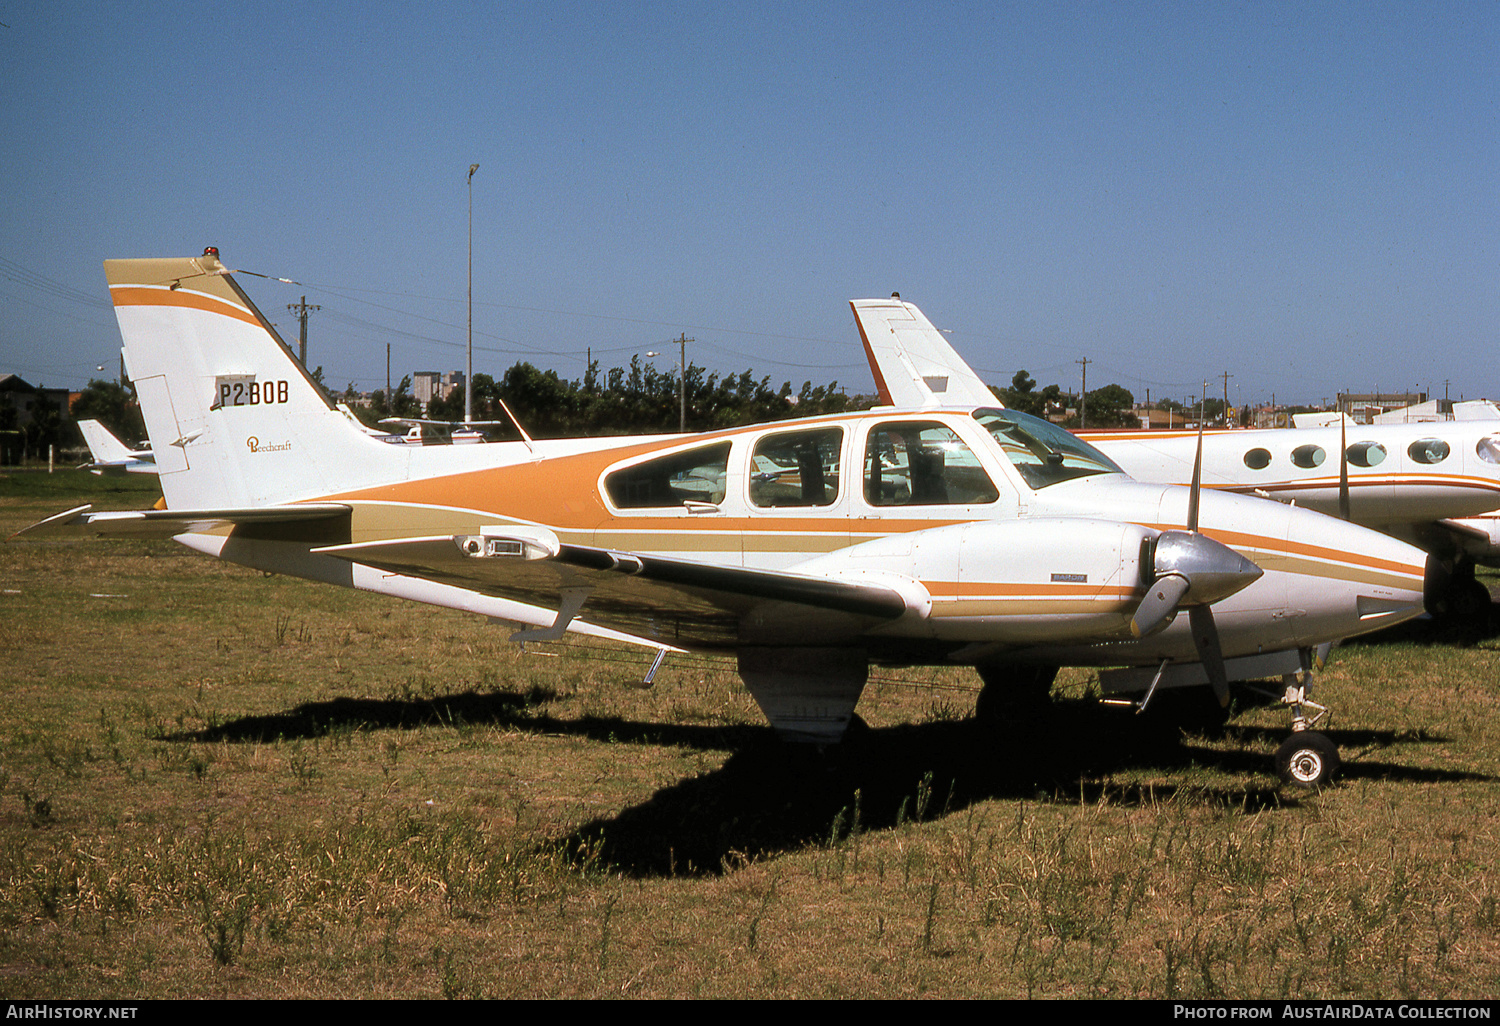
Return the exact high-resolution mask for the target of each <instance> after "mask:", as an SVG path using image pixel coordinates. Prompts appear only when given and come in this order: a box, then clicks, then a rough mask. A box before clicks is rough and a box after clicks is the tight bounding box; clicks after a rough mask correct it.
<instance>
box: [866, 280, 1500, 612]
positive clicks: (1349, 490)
mask: <svg viewBox="0 0 1500 1026" xmlns="http://www.w3.org/2000/svg"><path fill="white" fill-rule="evenodd" d="M851 305H852V306H853V308H854V316H855V319H856V320H857V321H858V322H859V330H860V334H861V336H862V337H863V339H864V343H865V352H866V355H867V356H868V357H869V360H870V367H871V369H872V371H873V372H874V374H875V380H876V384H877V387H878V388H879V389H880V392H881V395H882V397H883V398H884V400H885V401H886V402H892V403H894V404H895V405H898V406H901V407H902V408H910V409H921V408H924V407H935V406H941V405H944V404H948V403H954V402H959V403H972V404H975V405H978V404H981V403H986V402H989V403H993V402H995V399H994V393H993V392H991V391H990V389H989V387H988V386H987V385H985V384H984V382H983V381H981V380H980V378H979V375H978V374H976V373H975V372H974V371H973V370H972V369H971V368H970V367H969V365H968V364H967V363H965V362H964V361H963V359H962V357H960V356H959V355H958V354H957V353H956V352H955V351H954V350H953V347H952V346H950V345H949V344H948V342H947V340H946V339H944V338H943V336H942V334H941V333H940V332H939V331H938V330H937V329H936V328H935V327H933V325H932V322H930V321H929V320H928V319H927V318H926V317H924V316H923V315H922V311H920V310H918V309H917V308H916V307H915V306H914V305H912V304H911V303H906V302H903V301H902V300H901V298H900V296H893V297H891V298H890V299H859V300H855V301H854V302H853V303H852V304H851ZM1079 436H1080V437H1082V438H1085V439H1087V440H1088V441H1089V442H1091V443H1092V444H1093V445H1094V446H1095V447H1096V448H1097V449H1099V451H1101V452H1103V453H1104V454H1105V455H1106V456H1108V457H1109V458H1110V459H1111V460H1112V461H1113V462H1114V463H1115V464H1117V465H1118V466H1120V467H1121V468H1122V469H1123V470H1124V471H1125V472H1126V473H1128V474H1129V475H1130V476H1132V477H1134V478H1135V479H1136V480H1138V481H1154V482H1160V483H1162V484H1184V483H1186V482H1188V481H1190V480H1191V479H1192V477H1193V470H1194V467H1195V465H1196V464H1197V460H1198V457H1197V455H1196V454H1197V451H1198V446H1199V444H1200V443H1199V439H1198V433H1197V432H1192V431H1131V432H1087V431H1082V432H1079ZM1201 444H1202V457H1201V460H1202V481H1203V486H1204V487H1205V488H1213V489H1218V490H1224V491H1234V492H1241V493H1244V494H1253V495H1259V496H1262V497H1266V498H1273V499H1279V500H1281V501H1283V502H1290V503H1295V504H1296V505H1298V506H1304V507H1307V508H1309V509H1314V510H1318V511H1320V512H1323V513H1328V514H1331V515H1338V516H1342V517H1343V518H1344V519H1346V520H1353V521H1354V522H1355V523H1358V524H1363V525H1365V526H1366V527H1371V528H1374V529H1376V530H1379V531H1382V532H1384V533H1386V534H1390V535H1393V536H1395V537H1397V538H1401V539H1402V540H1404V541H1408V542H1411V543H1413V544H1415V545H1418V546H1420V547H1421V548H1423V549H1425V550H1427V551H1428V552H1430V553H1432V554H1433V555H1435V556H1437V557H1438V559H1439V560H1440V561H1441V562H1442V568H1443V571H1444V573H1443V575H1442V577H1441V579H1440V580H1436V581H1434V588H1433V590H1432V595H1431V597H1432V599H1433V602H1432V604H1433V606H1434V607H1435V609H1434V611H1435V612H1439V613H1445V614H1452V615H1453V616H1454V617H1455V618H1458V619H1461V620H1473V619H1476V618H1483V619H1487V618H1488V615H1489V611H1490V596H1489V591H1488V590H1487V589H1486V588H1485V586H1484V585H1483V584H1482V583H1480V582H1478V581H1476V580H1475V578H1474V568H1475V565H1476V564H1480V565H1486V566H1500V509H1497V508H1496V507H1500V422H1497V421H1494V420H1473V421H1445V422H1441V423H1426V424H1376V425H1354V426H1352V427H1351V426H1349V425H1345V424H1338V425H1334V426H1328V427H1317V428H1297V429H1296V430H1286V429H1277V430H1261V431H1239V430H1235V431H1208V432H1204V433H1203V438H1202V443H1201ZM1340 453H1342V454H1343V457H1342V458H1340V457H1339V454H1340ZM1330 454H1332V458H1330Z"/></svg>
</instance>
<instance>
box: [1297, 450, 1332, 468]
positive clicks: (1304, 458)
mask: <svg viewBox="0 0 1500 1026" xmlns="http://www.w3.org/2000/svg"><path fill="white" fill-rule="evenodd" d="M1327 458H1328V454H1327V453H1326V452H1324V451H1323V447H1322V446H1321V445H1299V446H1297V448H1295V449H1293V450H1292V464H1293V466H1298V467H1301V468H1302V469H1303V470H1311V469H1312V468H1313V467H1321V466H1322V465H1323V461H1324V460H1325V459H1327Z"/></svg>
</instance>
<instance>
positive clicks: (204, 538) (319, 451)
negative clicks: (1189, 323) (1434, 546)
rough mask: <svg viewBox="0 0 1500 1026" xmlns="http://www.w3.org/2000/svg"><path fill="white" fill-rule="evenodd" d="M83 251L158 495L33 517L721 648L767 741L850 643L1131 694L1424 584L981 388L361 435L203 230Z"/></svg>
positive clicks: (1340, 625) (1284, 655) (856, 684)
mask: <svg viewBox="0 0 1500 1026" xmlns="http://www.w3.org/2000/svg"><path fill="white" fill-rule="evenodd" d="M105 271H106V275H107V277H108V280H109V286H110V291H111V294H112V295H113V298H114V304H115V310H116V314H117V316H118V319H119V323H120V329H121V334H122V336H123V338H124V343H125V345H124V353H125V360H126V366H127V369H128V372H129V374H130V377H131V379H132V381H134V383H135V387H136V389H137V392H138V394H139V396H140V399H141V405H142V409H143V412H144V414H145V419H146V424H147V428H148V430H149V433H150V436H151V441H152V447H153V450H154V452H155V455H156V463H157V467H158V469H159V472H160V474H161V482H162V489H163V493H164V496H165V500H166V508H165V509H164V510H155V511H146V512H136V513H106V512H97V511H94V510H92V509H90V508H88V507H84V508H81V509H79V510H70V511H68V512H67V513H63V514H59V515H58V516H57V517H53V518H50V519H49V520H47V521H44V522H43V523H42V524H40V525H36V527H35V528H30V529H28V530H37V529H57V528H78V529H84V530H89V531H94V532H103V533H135V534H156V535H164V536H170V537H175V538H176V539H177V540H178V541H180V542H181V543H183V544H185V545H188V546H190V547H192V548H194V549H196V550H198V551H200V552H204V553H207V554H210V555H214V556H217V557H219V558H223V559H228V560H232V561H234V562H236V563H241V564H244V565H246V566H251V567H256V568H259V569H263V570H268V571H275V572H280V573H287V574H294V575H297V576H301V577H306V578H311V579H315V580H321V581H326V582H329V583H335V584H341V585H345V586H350V587H356V588H362V589H366V590H370V591H377V592H382V593H385V594H391V595H398V596H401V597H404V598H408V599H413V600H415V601H419V602H427V603H432V604H435V605H441V606H449V607H454V608H459V609H466V610H470V611H472V612H475V613H478V614H481V615H484V616H487V617H491V618H495V619H506V620H513V621H518V622H521V623H523V624H530V625H531V626H530V627H529V628H528V629H525V630H522V631H520V632H519V633H518V635H516V636H517V637H520V638H522V639H526V638H536V637H555V636H560V635H561V634H562V632H563V631H565V630H566V631H584V632H586V633H592V634H601V635H605V636H610V637H616V638H620V639H623V640H629V641H633V642H636V643H639V644H642V645H647V646H650V647H653V648H663V649H669V650H670V649H697V650H718V651H723V652H726V653H734V654H735V655H736V656H737V658H738V661H739V666H740V671H741V676H742V677H743V678H744V680H745V682H746V684H747V685H748V687H749V688H750V690H751V692H752V693H753V694H754V696H755V698H756V700H757V701H758V703H759V704H760V706H761V708H762V709H763V710H764V711H765V713H766V715H767V717H768V718H769V719H770V721H771V723H772V724H773V725H774V726H775V727H776V728H777V729H778V730H779V731H780V732H782V733H783V734H785V735H787V736H790V737H796V738H803V739H811V740H815V741H820V742H827V741H832V740H837V739H838V738H839V737H840V736H841V735H842V733H843V731H844V729H845V727H846V726H847V725H848V723H849V721H850V719H851V717H852V714H853V711H854V707H855V703H856V702H857V700H858V698H859V694H860V690H861V688H862V687H863V685H864V681H865V676H866V672H867V667H868V666H869V665H870V664H871V663H881V664H917V663H959V664H971V665H975V666H977V667H979V668H980V669H981V671H982V673H983V674H984V676H985V677H986V679H987V680H989V681H990V682H991V684H990V687H992V688H993V687H999V688H1004V687H1006V686H1007V684H1006V677H1007V674H1009V673H1010V672H1011V671H1015V672H1016V673H1018V674H1020V675H1021V676H1023V677H1025V678H1026V679H1032V678H1033V677H1035V676H1036V675H1037V673H1036V669H1035V668H1037V667H1043V668H1045V667H1055V666H1057V665H1089V666H1112V667H1137V668H1145V670H1146V673H1145V677H1146V683H1149V684H1150V686H1151V687H1152V688H1153V689H1154V687H1156V686H1171V685H1175V684H1187V683H1194V682H1197V683H1202V682H1204V681H1213V682H1216V683H1218V682H1221V681H1222V680H1223V679H1224V677H1225V675H1226V674H1227V675H1228V677H1230V678H1234V679H1238V678H1239V677H1243V676H1245V675H1246V672H1245V671H1249V670H1252V669H1253V670H1257V671H1264V674H1269V675H1272V676H1275V675H1288V676H1298V679H1299V680H1300V679H1301V676H1299V675H1305V672H1306V671H1307V670H1308V668H1309V666H1310V664H1311V663H1312V661H1313V652H1314V650H1316V649H1317V648H1318V647H1319V646H1321V645H1325V644H1326V643H1329V642H1332V641H1334V640H1336V639H1340V638H1344V637H1348V636H1350V635H1353V634H1359V633H1362V632H1365V631H1369V630H1372V629H1375V628H1378V627H1382V626H1385V625H1388V624H1392V623H1396V622H1399V621H1401V620H1404V619H1406V618H1408V617H1411V616H1415V615H1417V614H1418V613H1419V612H1420V611H1421V608H1422V590H1423V582H1424V572H1425V555H1424V554H1423V553H1422V552H1421V551H1419V550H1417V549H1415V548H1413V547H1411V546H1409V545H1407V544H1405V543H1403V542H1400V541H1397V540H1395V539H1392V538H1389V537H1386V536H1384V535H1381V534H1377V533H1375V532H1372V531H1369V530H1365V529H1363V528H1360V527H1357V526H1353V525H1350V524H1347V523H1342V522H1340V521H1337V520H1334V519H1331V518H1329V517H1325V516H1321V515H1319V514H1316V513H1312V512H1310V511H1307V510H1303V509H1297V508H1294V507H1290V506H1287V505H1283V504H1280V503H1274V502H1268V501H1266V500H1263V499H1258V498H1252V497H1245V496H1241V495H1231V494H1224V493H1220V492H1213V491H1204V492H1203V493H1202V494H1201V496H1200V495H1198V494H1197V491H1196V490H1191V489H1188V488H1183V487H1176V486H1167V485H1160V484H1144V483H1141V482H1137V481H1134V480H1132V479H1131V478H1130V477H1128V476H1127V475H1126V474H1124V473H1122V472H1121V471H1120V469H1119V467H1118V466H1116V465H1115V464H1114V463H1113V462H1112V461H1111V460H1110V459H1109V458H1108V457H1106V456H1104V455H1103V454H1101V453H1100V452H1099V451H1098V450H1096V449H1094V448H1093V447H1091V446H1090V445H1088V444H1087V443H1085V442H1082V441H1080V440H1078V439H1075V438H1073V437H1072V436H1070V435H1068V434H1066V433H1065V432H1062V431H1060V430H1058V429H1056V428H1053V427H1052V426H1051V425H1048V424H1046V423H1044V422H1042V421H1039V420H1036V419H1034V418H1029V417H1026V416H1025V415H1021V414H1015V413H1011V412H1008V411H1005V410H1001V409H999V408H997V407H996V406H995V405H994V404H982V405H979V406H977V407H976V406H941V407H931V408H925V409H898V408H882V409H875V410H871V411H866V412H861V413H852V414H848V415H840V416H830V417H820V418H815V419H810V420H800V421H788V422H780V423H774V424H767V425H760V426H755V427H747V428H737V429H733V430H727V431H717V432H712V433H708V434H701V435H665V436H657V437H651V438H640V437H634V438H620V437H603V438H588V439H565V440H551V441H548V440H536V441H532V442H529V443H528V442H495V443H489V444H483V445H461V446H456V445H448V446H399V445H389V444H385V443H382V442H381V441H379V440H377V439H374V438H371V437H369V436H368V435H366V434H365V433H363V432H361V431H360V430H359V429H358V428H357V427H356V426H355V425H353V424H352V423H350V421H349V420H348V418H347V417H345V416H344V415H343V414H342V413H340V412H339V411H338V410H337V409H335V408H334V407H333V406H332V405H331V404H330V403H329V401H328V400H327V399H326V398H325V397H324V395H323V394H322V392H321V390H320V389H319V388H318V387H317V386H316V385H315V384H314V383H313V382H312V381H311V380H310V379H309V378H308V376H307V375H306V373H305V372H304V370H303V368H302V367H301V366H300V365H299V364H298V363H297V361H296V360H295V359H294V358H293V357H292V355H291V352H290V351H289V350H288V348H287V347H286V345H285V344H284V343H283V342H282V341H281V340H280V339H279V338H278V337H277V336H276V334H275V331H274V329H272V328H271V327H270V325H269V324H268V323H267V321H266V320H265V318H264V317H263V316H261V314H260V312H259V311H258V310H256V308H255V306H254V305H253V304H252V303H251V302H250V300H249V299H248V297H247V296H245V294H244V293H243V292H242V291H241V290H240V288H239V286H238V284H237V283H236V282H235V281H234V278H233V277H232V275H231V274H230V273H229V272H228V271H227V270H226V269H225V268H224V266H223V265H222V264H221V263H220V262H219V260H218V256H217V253H216V252H213V251H209V252H207V253H206V254H205V255H204V256H203V257H200V258H190V259H161V260H114V261H108V262H106V264H105ZM1190 507H1196V508H1193V509H1190ZM1210 609H1211V612H1210ZM1180 610H1187V611H1188V612H1189V613H1190V614H1191V615H1190V616H1188V617H1178V616H1177V613H1178V612H1179V611H1180ZM1264 674H1263V675H1264ZM1141 686H1143V687H1144V686H1146V684H1145V683H1143V684H1142V685H1141Z"/></svg>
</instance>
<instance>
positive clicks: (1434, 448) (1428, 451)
mask: <svg viewBox="0 0 1500 1026" xmlns="http://www.w3.org/2000/svg"><path fill="white" fill-rule="evenodd" d="M1448 453H1449V449H1448V443H1447V442H1445V441H1443V440H1442V439H1441V438H1419V439H1417V440H1416V441H1415V442H1413V443H1411V445H1410V446H1409V447H1408V448H1407V450H1406V454H1407V455H1408V456H1410V457H1411V458H1412V459H1413V460H1414V461H1416V462H1417V463H1425V464H1427V465H1428V466H1431V465H1432V464H1434V463H1441V462H1443V461H1444V460H1445V459H1447V458H1448Z"/></svg>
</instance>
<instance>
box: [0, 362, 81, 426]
mask: <svg viewBox="0 0 1500 1026" xmlns="http://www.w3.org/2000/svg"><path fill="white" fill-rule="evenodd" d="M72 398H73V393H71V392H69V391H68V390H67V389H66V388H42V387H40V386H39V385H33V384H31V382H29V381H25V380H23V379H22V378H20V377H18V376H16V375H14V374H0V428H11V429H20V428H25V427H28V426H30V424H31V421H32V411H33V410H34V409H35V408H36V407H37V406H38V405H39V404H41V403H44V402H45V403H47V404H48V405H50V406H52V407H53V408H54V409H56V410H57V411H58V412H59V413H60V414H62V415H63V416H64V417H66V416H68V411H69V409H70V408H71V407H72Z"/></svg>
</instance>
